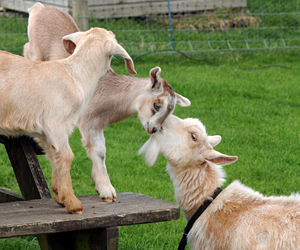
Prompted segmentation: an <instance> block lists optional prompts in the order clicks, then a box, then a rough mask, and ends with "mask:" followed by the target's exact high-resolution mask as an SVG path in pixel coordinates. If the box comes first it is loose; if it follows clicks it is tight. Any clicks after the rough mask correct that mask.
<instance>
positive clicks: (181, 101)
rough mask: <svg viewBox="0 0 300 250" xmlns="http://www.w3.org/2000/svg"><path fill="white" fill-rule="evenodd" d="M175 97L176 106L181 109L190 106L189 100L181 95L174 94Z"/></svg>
mask: <svg viewBox="0 0 300 250" xmlns="http://www.w3.org/2000/svg"><path fill="white" fill-rule="evenodd" d="M175 96H176V104H178V105H180V106H181V107H188V106H190V105H191V102H190V100H189V99H187V98H185V97H183V96H182V95H179V94H177V93H175Z"/></svg>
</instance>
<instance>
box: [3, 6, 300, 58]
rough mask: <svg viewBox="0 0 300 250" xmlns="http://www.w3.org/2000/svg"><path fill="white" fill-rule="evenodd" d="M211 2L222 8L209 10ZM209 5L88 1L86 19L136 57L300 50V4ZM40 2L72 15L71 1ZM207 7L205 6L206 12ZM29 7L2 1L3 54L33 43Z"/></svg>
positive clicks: (18, 52)
mask: <svg viewBox="0 0 300 250" xmlns="http://www.w3.org/2000/svg"><path fill="white" fill-rule="evenodd" d="M84 1H85V2H86V0H84ZM210 1H212V2H214V3H216V4H218V3H219V5H218V6H219V7H215V8H206V7H207V6H208V5H209V2H210ZM210 1H209V0H204V1H198V2H199V3H198V2H197V1H195V0H194V1H189V0H186V1H178V0H168V1H158V0H157V1H152V2H153V3H152V4H149V1H144V0H134V1H133V0H124V1H121V2H120V1H117V0H112V1H108V0H89V1H88V2H87V4H88V12H87V13H86V14H85V17H83V18H87V17H88V23H89V27H103V28H106V29H108V30H112V31H113V32H114V33H115V34H116V37H117V39H118V41H119V42H120V44H122V46H124V48H125V49H126V50H127V51H128V53H129V54H132V55H136V56H138V55H142V54H145V53H151V52H155V51H168V52H169V51H174V52H175V51H181V52H182V53H199V52H221V51H251V50H262V49H287V48H300V29H299V26H300V12H299V0H289V1H278V0H265V1H261V0H248V1H246V0H240V2H241V6H236V3H237V2H239V1H238V0H232V1H230V0H210ZM40 2H42V3H44V4H45V5H46V6H54V7H58V8H61V7H62V6H65V7H64V9H65V10H66V11H69V12H70V13H72V8H71V6H72V1H71V0H70V1H67V0H63V1H62V0H60V1H59V0H57V1H55V0H44V1H42V0H41V1H40ZM203 2H204V3H205V6H206V7H205V8H204V9H202V10H201V8H200V7H199V6H200V3H203ZM30 3H32V4H34V1H29V0H26V1H24V0H1V6H2V7H3V11H2V12H1V13H2V14H1V16H0V49H2V50H7V51H10V52H13V53H17V54H22V50H23V45H24V44H25V43H26V42H27V41H28V38H27V20H28V15H27V13H26V9H27V7H28V4H30ZM121 3H123V4H124V5H122V4H121ZM192 4H194V5H193V6H191V5H192ZM234 4H235V6H234V7H232V6H233V5H234ZM8 6H9V8H8ZM191 8H193V10H191Z"/></svg>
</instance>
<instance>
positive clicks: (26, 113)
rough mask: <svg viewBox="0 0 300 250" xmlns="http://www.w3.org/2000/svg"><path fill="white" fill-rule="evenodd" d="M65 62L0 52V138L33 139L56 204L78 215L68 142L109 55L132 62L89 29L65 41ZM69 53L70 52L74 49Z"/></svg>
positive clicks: (110, 38)
mask: <svg viewBox="0 0 300 250" xmlns="http://www.w3.org/2000/svg"><path fill="white" fill-rule="evenodd" d="M61 42H62V43H63V44H64V46H65V48H66V50H68V51H70V52H72V53H73V52H74V53H73V55H72V56H70V57H68V58H67V59H62V60H56V61H51V62H34V61H31V60H28V59H27V58H23V57H21V56H17V55H13V54H10V53H7V52H3V51H1V52H0V67H1V71H0V100H1V102H0V134H2V135H6V136H19V135H22V134H25V135H28V136H31V137H34V138H36V140H37V141H38V143H39V144H40V145H41V146H42V148H43V149H44V151H45V153H46V155H47V157H48V158H49V160H50V161H51V164H52V189H53V191H54V193H55V199H56V201H57V203H58V204H60V205H64V206H65V207H66V209H67V210H68V211H69V212H71V213H81V212H82V205H81V203H80V201H79V200H78V199H77V198H76V197H75V195H74V192H73V189H72V183H71V176H70V168H71V164H72V160H73V158H74V155H73V152H72V150H71V148H70V146H69V143H68V137H69V135H70V134H71V133H72V131H73V129H74V127H75V126H76V125H77V123H78V120H79V117H81V116H82V114H83V113H84V111H85V109H86V108H87V105H88V103H89V101H90V99H91V97H92V95H93V93H94V91H95V88H96V86H97V84H98V80H99V78H100V77H102V76H104V75H106V74H107V72H108V71H109V69H110V62H111V58H112V55H113V54H119V55H121V56H122V57H124V58H125V60H126V67H127V70H128V71H129V72H130V73H132V74H135V71H134V67H133V62H132V59H131V58H130V56H129V55H128V54H127V52H126V51H125V50H124V49H123V48H122V47H121V46H120V45H119V44H118V43H117V41H116V39H115V36H114V34H113V33H112V32H110V31H107V30H105V29H100V28H94V29H91V30H89V31H86V32H77V33H74V34H70V35H68V36H65V37H64V38H63V40H62V41H61ZM75 47H76V49H75V51H73V48H75Z"/></svg>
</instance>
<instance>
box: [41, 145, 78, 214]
mask: <svg viewBox="0 0 300 250" xmlns="http://www.w3.org/2000/svg"><path fill="white" fill-rule="evenodd" d="M46 154H47V156H48V158H49V159H50V161H51V163H52V190H53V193H54V195H55V200H56V202H57V203H58V204H60V205H62V206H65V207H66V209H67V210H68V211H69V212H70V213H73V214H76V213H82V211H83V208H82V205H81V202H80V201H79V200H78V199H77V198H76V196H75V195H74V191H73V188H72V180H71V175H70V171H71V165H72V161H73V159H74V154H73V152H72V150H71V148H70V146H69V144H68V143H66V145H59V147H57V148H56V147H55V146H53V145H51V146H50V147H48V149H47V150H46Z"/></svg>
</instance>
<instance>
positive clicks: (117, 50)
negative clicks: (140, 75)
mask: <svg viewBox="0 0 300 250" xmlns="http://www.w3.org/2000/svg"><path fill="white" fill-rule="evenodd" d="M105 48H106V49H107V51H106V52H108V53H109V54H110V55H118V56H122V57H123V58H124V59H125V65H126V70H127V72H128V73H129V74H131V75H136V71H135V70H134V64H133V61H132V59H131V57H130V56H129V55H128V53H127V51H126V50H125V49H124V48H123V47H122V46H121V45H120V44H118V43H116V42H114V41H107V42H106V43H105Z"/></svg>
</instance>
